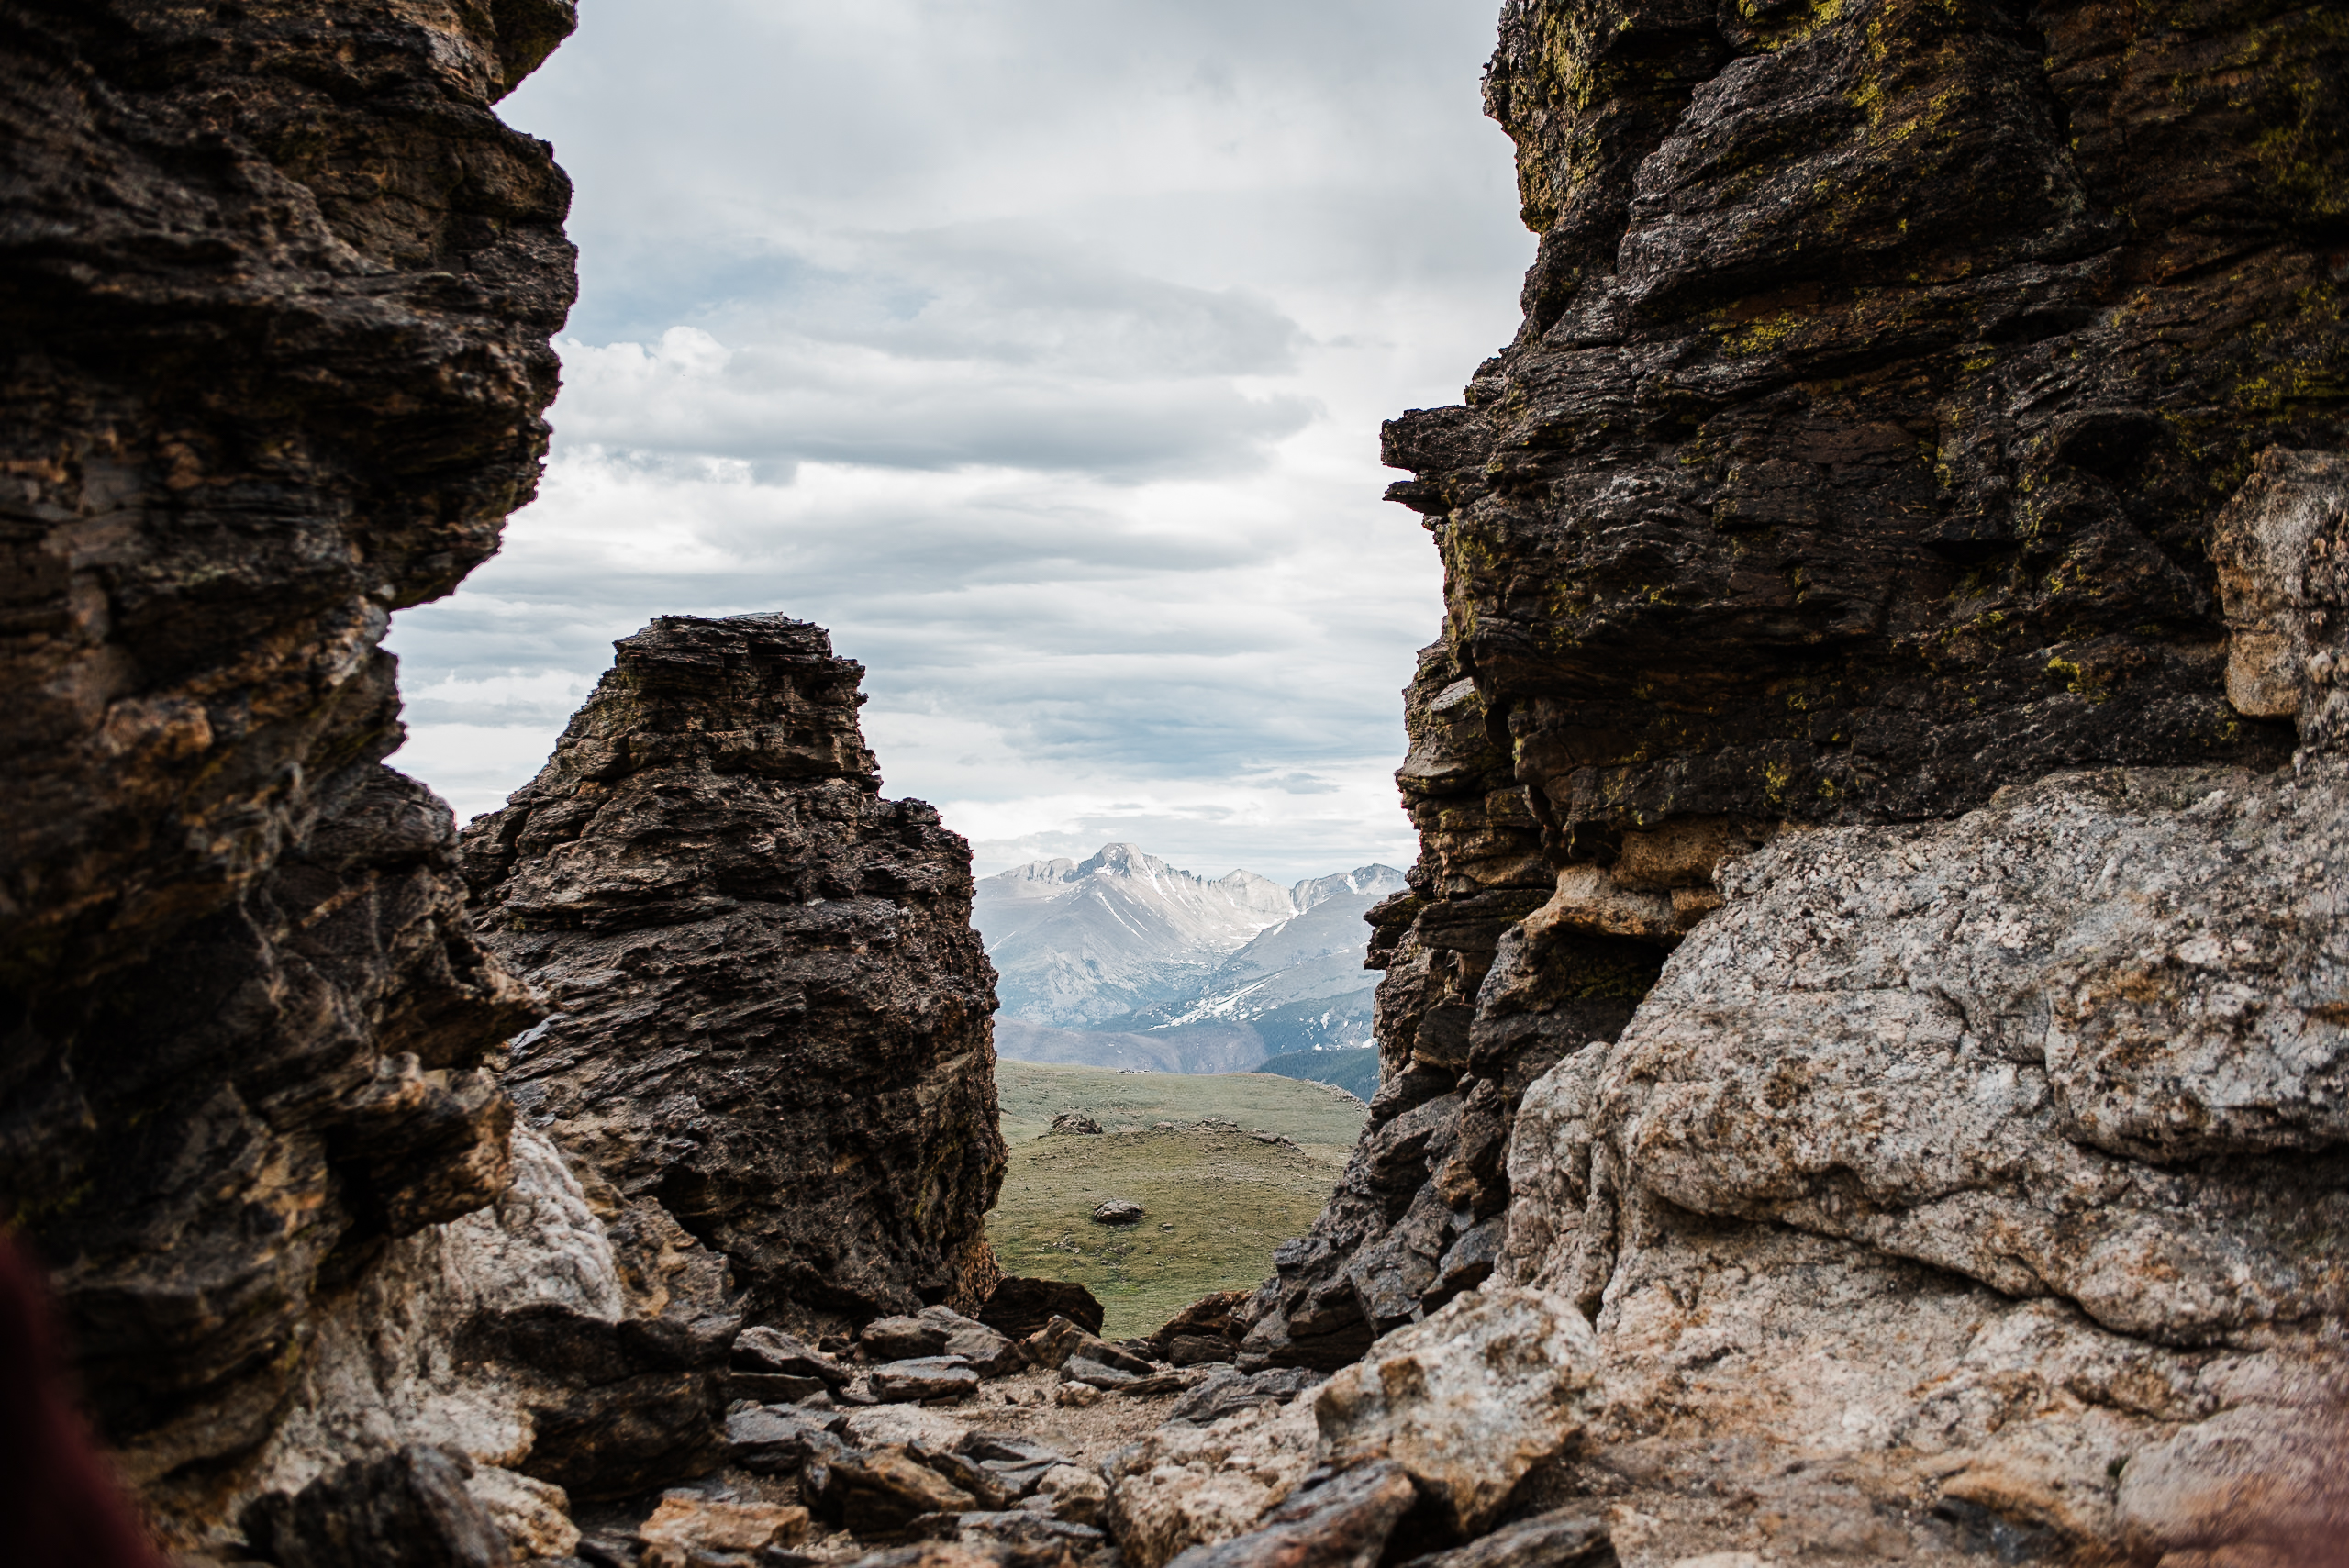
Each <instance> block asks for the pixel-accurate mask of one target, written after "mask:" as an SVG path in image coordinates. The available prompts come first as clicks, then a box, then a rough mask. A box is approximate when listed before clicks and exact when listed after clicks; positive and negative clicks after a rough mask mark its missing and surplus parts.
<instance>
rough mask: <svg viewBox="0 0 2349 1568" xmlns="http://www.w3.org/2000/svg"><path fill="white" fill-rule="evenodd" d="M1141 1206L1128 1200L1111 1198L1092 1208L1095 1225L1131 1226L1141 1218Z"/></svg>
mask: <svg viewBox="0 0 2349 1568" xmlns="http://www.w3.org/2000/svg"><path fill="white" fill-rule="evenodd" d="M1141 1215H1142V1207H1141V1205H1140V1204H1138V1203H1135V1202H1133V1201H1132V1200H1131V1199H1130V1198H1121V1197H1113V1198H1110V1199H1109V1200H1108V1201H1107V1202H1106V1203H1098V1204H1096V1205H1094V1207H1093V1223H1094V1224H1096V1225H1131V1224H1133V1223H1134V1222H1135V1221H1137V1220H1139V1219H1140V1218H1141Z"/></svg>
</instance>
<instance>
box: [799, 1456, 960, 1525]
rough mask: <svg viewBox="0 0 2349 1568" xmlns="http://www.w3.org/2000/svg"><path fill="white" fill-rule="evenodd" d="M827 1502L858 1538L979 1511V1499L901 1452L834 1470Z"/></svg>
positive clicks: (834, 1467)
mask: <svg viewBox="0 0 2349 1568" xmlns="http://www.w3.org/2000/svg"><path fill="white" fill-rule="evenodd" d="M830 1470H831V1474H830V1477H829V1486H828V1487H827V1488H826V1492H827V1498H826V1500H827V1502H828V1503H829V1505H830V1506H831V1507H833V1509H834V1511H835V1512H836V1513H837V1515H838V1517H839V1518H840V1520H841V1523H842V1524H843V1525H845V1526H846V1527H847V1528H848V1529H850V1531H852V1533H854V1534H857V1535H878V1534H881V1533H883V1532H885V1531H888V1530H895V1529H904V1528H905V1527H906V1526H907V1524H909V1523H911V1522H912V1521H913V1520H914V1519H916V1518H919V1517H920V1516H921V1515H923V1514H961V1513H972V1512H976V1511H977V1510H976V1508H975V1507H974V1505H975V1503H976V1501H977V1499H975V1498H974V1497H973V1496H971V1495H970V1494H969V1493H968V1492H965V1491H963V1489H962V1488H961V1487H959V1486H957V1485H953V1484H952V1482H950V1481H948V1480H947V1479H946V1478H945V1477H944V1476H942V1475H941V1474H939V1473H937V1472H936V1471H934V1470H932V1469H930V1466H928V1465H926V1464H923V1463H921V1462H919V1461H918V1460H916V1459H914V1458H913V1457H911V1455H909V1454H908V1453H907V1451H906V1450H904V1449H902V1448H885V1449H883V1450H881V1451H879V1452H878V1453H875V1454H873V1455H870V1456H869V1457H867V1458H866V1459H865V1461H864V1462H863V1463H861V1464H837V1465H833V1466H831V1467H830Z"/></svg>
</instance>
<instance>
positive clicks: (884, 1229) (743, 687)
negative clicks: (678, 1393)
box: [464, 615, 1005, 1330]
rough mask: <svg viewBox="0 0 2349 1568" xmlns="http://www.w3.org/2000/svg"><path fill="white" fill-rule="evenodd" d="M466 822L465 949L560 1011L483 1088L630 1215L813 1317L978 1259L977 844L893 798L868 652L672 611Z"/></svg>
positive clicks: (992, 1173)
mask: <svg viewBox="0 0 2349 1568" xmlns="http://www.w3.org/2000/svg"><path fill="white" fill-rule="evenodd" d="M615 646H616V648H617V650H618V659H617V662H615V664H614V666H613V668H612V670H611V671H610V672H609V673H607V674H606V675H605V677H604V678H603V681H602V683H601V684H598V685H597V687H596V691H595V694H594V695H592V696H590V697H589V699H588V701H587V703H586V705H585V706H584V707H582V708H581V709H580V711H579V713H578V714H577V715H576V716H575V717H573V720H572V722H571V726H570V728H567V729H566V730H565V731H564V732H563V735H562V740H560V741H558V742H557V743H556V748H555V752H554V756H553V757H552V758H551V760H550V761H549V762H548V764H547V766H546V769H545V771H544V772H542V773H540V775H539V776H538V778H536V779H535V780H533V781H532V782H531V783H530V784H527V785H525V786H524V787H523V788H522V789H520V790H519V791H518V792H516V794H515V795H514V796H513V798H512V801H511V802H510V804H508V805H507V806H506V808H505V809H504V810H502V811H498V812H495V813H494V814H492V815H489V816H486V817H481V818H478V819H477V820H476V821H475V822H474V823H473V826H472V827H470V828H467V829H466V831H465V836H464V856H465V871H466V876H467V878H468V880H469V881H470V882H471V883H472V884H473V894H474V904H475V907H476V909H477V910H478V911H479V912H478V914H477V915H476V916H475V929H477V930H478V931H479V932H480V933H481V938H482V940H483V941H484V943H485V944H486V945H488V946H489V947H490V949H491V950H492V951H495V952H496V953H497V955H498V956H499V957H500V958H501V959H503V960H504V961H505V962H507V964H508V965H509V966H510V967H511V968H512V969H513V970H514V971H515V972H516V973H520V974H523V975H526V976H527V977H529V982H530V984H534V985H540V986H543V987H544V988H546V990H547V991H548V992H549V993H550V994H551V995H552V997H553V999H554V1001H555V1004H556V1006H558V1007H559V1008H560V1009H561V1010H560V1011H559V1012H558V1013H557V1014H556V1015H555V1016H553V1017H552V1018H549V1019H548V1020H547V1021H546V1022H545V1023H544V1024H543V1025H541V1026H540V1028H539V1029H536V1030H534V1031H532V1033H531V1034H530V1036H529V1038H528V1039H527V1040H523V1041H520V1042H518V1044H517V1045H516V1047H515V1050H514V1058H513V1062H512V1064H511V1065H510V1066H509V1067H508V1068H507V1071H506V1074H505V1084H506V1087H507V1092H508V1093H510V1094H511V1095H513V1096H514V1100H515V1103H516V1105H517V1106H518V1109H519V1111H520V1113H521V1114H522V1115H523V1116H524V1117H525V1118H529V1121H530V1122H531V1124H532V1125H533V1126H539V1127H543V1128H544V1129H546V1130H547V1133H548V1136H549V1137H551V1139H553V1140H554V1141H555V1142H556V1143H557V1144H558V1145H560V1146H561V1147H562V1150H563V1151H564V1154H565V1157H566V1158H567V1159H569V1160H570V1161H571V1162H573V1164H574V1165H576V1166H578V1167H579V1168H580V1169H581V1170H582V1171H583V1172H586V1173H593V1175H594V1177H595V1178H596V1179H597V1180H599V1181H602V1182H605V1183H607V1184H609V1185H610V1187H611V1188H612V1189H613V1191H614V1192H615V1193H616V1195H617V1201H618V1205H619V1207H620V1213H621V1217H622V1218H621V1219H620V1223H621V1224H622V1225H623V1226H624V1227H625V1226H637V1225H641V1226H644V1227H647V1228H649V1229H650V1230H660V1229H662V1228H664V1227H667V1228H674V1229H678V1230H680V1231H681V1232H682V1233H683V1237H684V1238H685V1239H686V1244H687V1245H688V1246H691V1245H692V1244H694V1243H695V1242H698V1243H699V1244H700V1246H701V1247H702V1248H703V1249H706V1250H707V1253H708V1255H710V1256H711V1257H712V1258H713V1259H722V1261H723V1266H724V1268H725V1270H726V1271H727V1272H728V1273H729V1275H730V1277H731V1280H732V1284H733V1289H734V1291H735V1292H736V1293H737V1295H736V1296H735V1297H734V1298H733V1299H734V1300H735V1302H736V1305H737V1307H739V1309H740V1311H741V1312H742V1313H743V1314H745V1315H746V1317H747V1318H749V1320H751V1321H752V1322H758V1323H773V1324H776V1325H779V1326H785V1327H797V1328H804V1329H810V1330H814V1329H837V1328H840V1327H844V1326H849V1325H853V1324H861V1323H863V1321H864V1320H866V1319H868V1318H874V1317H878V1316H881V1315H883V1314H890V1313H895V1314H910V1313H915V1312H918V1311H919V1310H920V1309H921V1308H922V1307H924V1306H925V1305H926V1304H931V1303H941V1304H945V1305H949V1306H952V1307H957V1308H958V1309H960V1310H962V1311H963V1312H964V1313H975V1312H976V1311H977V1310H978V1308H979V1307H980V1305H981V1303H982V1302H984V1301H985V1297H986V1295H987V1293H988V1291H989V1290H990V1289H991V1288H992V1286H993V1284H994V1282H995V1279H996V1270H995V1267H994V1260H993V1256H992V1254H991V1253H989V1252H988V1251H987V1250H986V1243H985V1236H984V1232H983V1229H982V1217H983V1216H984V1214H985V1210H986V1209H987V1207H989V1206H990V1205H992V1204H993V1203H994V1201H995V1195H996V1188H997V1187H998V1186H999V1185H1000V1184H1001V1182H1002V1179H1003V1166H1004V1160H1005V1153H1004V1146H1003V1140H1002V1137H1001V1135H1000V1134H999V1133H998V1132H997V1130H996V1105H995V1079H994V1066H995V1049H994V1045H993V1041H992V1032H991V1017H990V1016H991V1014H992V1013H993V1010H994V1006H995V995H994V971H993V970H992V969H991V968H990V967H989V966H988V963H987V961H986V956H985V952H984V951H982V950H981V948H980V946H979V939H978V936H977V934H976V933H975V932H974V931H973V930H972V929H971V924H970V905H971V892H972V885H971V870H970V849H969V846H968V845H967V844H966V843H964V841H963V840H962V839H961V838H960V837H959V836H957V835H956V834H954V833H952V832H950V831H949V830H948V829H947V828H944V827H942V826H941V824H940V822H939V819H938V813H937V812H936V811H934V810H933V809H931V808H930V806H925V805H923V804H922V803H921V802H919V801H912V800H898V801H891V800H884V799H882V798H881V795H880V791H881V780H880V777H879V775H878V773H877V771H876V765H875V763H874V758H873V753H872V752H871V751H868V750H867V749H866V747H865V745H864V740H863V736H862V734H861V733H860V732H859V730H858V728H857V721H856V710H857V706H858V705H859V704H860V703H861V702H862V701H863V698H862V697H861V696H860V695H859V694H858V692H857V683H858V680H859V677H860V676H861V674H862V673H863V672H862V667H861V666H859V665H857V664H855V663H853V662H850V661H848V660H844V659H837V658H834V657H833V655H832V651H831V639H830V638H829V636H828V635H827V634H826V633H825V631H824V630H823V628H820V627H816V626H811V625H809V624H808V623H807V622H805V621H796V620H792V619H789V618H788V617H783V616H771V615H770V616H738V617H733V618H731V619H725V620H705V619H698V618H695V617H683V616H673V617H662V618H661V619H660V620H657V621H655V622H654V623H653V624H652V625H651V626H650V627H648V628H645V629H644V630H642V631H640V632H638V633H637V634H636V635H634V636H632V637H629V638H624V639H621V640H620V641H619V642H618V644H616V645H615Z"/></svg>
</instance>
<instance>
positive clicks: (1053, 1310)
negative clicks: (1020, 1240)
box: [979, 1275, 1102, 1340]
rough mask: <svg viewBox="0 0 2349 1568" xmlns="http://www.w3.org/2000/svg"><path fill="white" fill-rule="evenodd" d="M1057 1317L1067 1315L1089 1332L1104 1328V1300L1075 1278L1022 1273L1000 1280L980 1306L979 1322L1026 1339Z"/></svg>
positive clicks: (1015, 1337)
mask: <svg viewBox="0 0 2349 1568" xmlns="http://www.w3.org/2000/svg"><path fill="white" fill-rule="evenodd" d="M1053 1318H1067V1319H1068V1320H1069V1321H1070V1322H1072V1323H1074V1324H1076V1325H1077V1326H1078V1327H1079V1328H1082V1329H1085V1331H1086V1332H1088V1333H1094V1334H1097V1333H1099V1332H1100V1331H1101V1323H1102V1311H1101V1303H1100V1302H1098V1301H1097V1300H1096V1299H1094V1296H1093V1293H1092V1292H1091V1291H1089V1290H1087V1289H1085V1287H1084V1286H1083V1285H1081V1284H1077V1283H1076V1282H1074V1280H1057V1279H1030V1278H1025V1277H1022V1276H1019V1275H1012V1276H1009V1277H1007V1278H1006V1279H1004V1280H1002V1281H1001V1282H1000V1283H998V1284H996V1287H995V1290H994V1291H993V1292H992V1293H991V1294H990V1295H989V1296H987V1304H986V1305H985V1307H981V1308H980V1309H979V1321H980V1322H982V1323H984V1324H985V1325H986V1326H987V1327H988V1328H990V1329H996V1330H998V1331H1000V1332H1002V1333H1006V1334H1008V1335H1010V1336H1011V1337H1012V1338H1013V1339H1015V1340H1024V1339H1026V1338H1028V1337H1029V1336H1030V1335H1031V1334H1034V1333H1036V1332H1038V1331H1039V1330H1041V1329H1043V1328H1044V1327H1045V1326H1046V1325H1048V1324H1049V1323H1051V1322H1052V1319H1053Z"/></svg>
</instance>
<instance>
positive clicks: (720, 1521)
mask: <svg viewBox="0 0 2349 1568" xmlns="http://www.w3.org/2000/svg"><path fill="white" fill-rule="evenodd" d="M807 1532H808V1518H807V1509H805V1508H803V1507H798V1506H797V1505H796V1504H784V1503H725V1502H718V1501H716V1500H715V1499H712V1498H708V1497H696V1496H690V1495H681V1494H678V1493H674V1492H673V1493H671V1494H669V1495H668V1496H664V1497H662V1499H661V1506H660V1507H658V1508H656V1509H654V1510H653V1513H652V1517H651V1518H649V1519H647V1520H645V1521H644V1522H643V1523H642V1524H640V1525H639V1526H638V1527H637V1529H636V1534H637V1539H638V1540H641V1541H643V1542H644V1545H645V1549H646V1550H645V1553H644V1556H643V1558H642V1559H641V1560H640V1568H685V1565H686V1564H687V1563H689V1562H692V1561H693V1560H694V1558H695V1557H696V1556H697V1555H699V1554H701V1553H704V1552H715V1551H763V1550H765V1549H766V1548H767V1547H770V1546H796V1545H798V1544H799V1543H800V1542H801V1541H803V1540H807Z"/></svg>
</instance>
